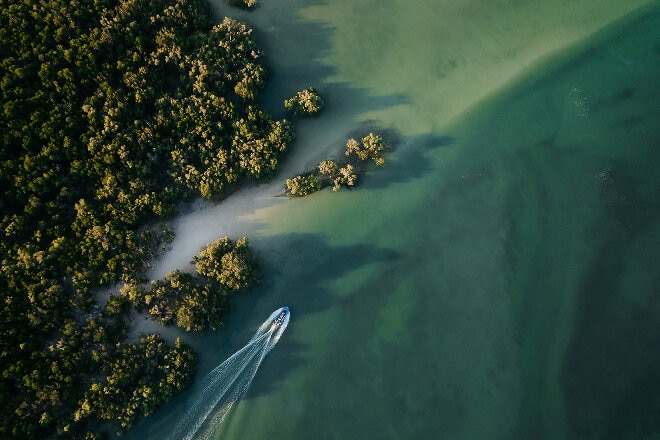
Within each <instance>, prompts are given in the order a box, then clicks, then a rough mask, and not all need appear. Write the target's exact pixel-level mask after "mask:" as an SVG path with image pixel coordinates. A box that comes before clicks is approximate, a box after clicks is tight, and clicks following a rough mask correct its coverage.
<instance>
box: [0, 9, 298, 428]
mask: <svg viewBox="0 0 660 440" xmlns="http://www.w3.org/2000/svg"><path fill="white" fill-rule="evenodd" d="M0 41H2V45H0V55H1V56H0V58H1V62H0V81H1V82H0V96H1V105H2V111H1V112H0V187H2V189H3V195H2V198H0V259H1V260H0V299H1V301H0V316H2V319H1V320H0V370H1V378H0V407H1V408H2V410H1V411H2V414H1V416H0V437H1V438H42V439H47V438H55V437H84V436H85V433H86V432H87V433H88V434H87V435H88V436H89V438H94V436H97V435H100V434H98V432H99V429H98V427H99V426H101V422H105V421H107V422H113V423H114V424H115V426H116V427H117V428H118V429H121V428H122V427H126V426H129V425H130V424H131V422H132V421H133V419H134V417H135V416H137V415H138V414H146V413H148V412H150V411H151V410H152V409H153V407H154V406H155V405H157V404H158V403H159V402H162V401H164V400H166V399H167V398H169V397H171V395H172V394H173V393H175V392H178V391H179V390H180V389H182V387H184V386H185V385H186V384H187V383H188V381H189V380H190V376H189V375H190V374H191V373H190V372H191V371H192V369H191V365H192V362H193V357H192V355H191V352H190V351H189V349H188V348H186V347H185V346H184V345H182V344H180V343H177V344H176V345H175V346H174V347H171V346H168V345H166V344H165V343H163V342H162V341H160V340H158V339H154V338H153V337H147V338H145V339H143V340H141V341H140V342H139V343H136V344H128V343H126V342H123V340H124V337H125V332H126V325H125V320H124V318H123V316H124V312H125V311H126V309H127V308H128V307H129V304H128V302H127V301H125V299H124V297H122V296H117V297H112V298H111V299H110V301H109V302H108V304H107V305H106V306H105V307H104V308H103V309H99V308H98V306H96V305H95V301H94V297H93V295H92V289H93V288H94V287H96V286H100V285H104V284H108V283H112V282H115V281H119V280H123V281H125V282H131V280H132V279H133V278H134V277H135V276H136V274H138V273H140V271H141V270H142V269H143V268H144V267H145V265H146V264H147V262H148V260H149V259H150V258H151V257H152V256H153V254H154V252H155V249H156V248H157V246H156V245H157V244H158V242H159V240H161V239H162V238H163V234H164V233H166V231H165V230H163V229H162V228H159V227H155V226H154V227H149V228H147V227H144V226H142V225H144V224H145V222H148V221H150V222H151V224H153V225H157V223H158V222H157V221H158V219H160V218H164V217H167V216H170V215H172V214H173V213H174V212H175V211H176V206H177V203H178V202H179V201H180V200H181V199H182V198H184V197H190V196H194V195H196V194H201V195H202V196H204V197H222V196H224V195H225V194H227V192H228V191H230V190H231V189H232V188H233V187H234V186H235V185H236V184H237V183H239V182H241V181H246V180H251V179H263V178H267V177H269V176H270V175H272V173H273V172H274V170H275V168H276V167H277V164H278V161H279V157H280V155H281V154H282V152H284V151H285V150H286V148H287V146H288V145H289V144H290V142H291V141H292V138H293V131H292V128H291V126H290V124H289V123H288V122H286V121H284V120H283V121H274V120H273V119H272V118H271V117H270V116H268V115H267V114H266V113H264V112H263V111H262V110H261V109H260V108H259V107H258V106H257V104H256V101H255V100H256V97H257V94H258V92H259V90H260V89H261V88H262V87H263V85H264V81H265V78H266V68H265V67H264V66H263V64H262V61H261V54H260V52H259V50H258V48H257V47H256V45H255V43H254V41H253V39H252V36H251V31H250V29H248V28H247V27H246V26H244V25H243V24H241V23H239V22H236V21H234V20H231V19H225V20H223V21H222V22H221V23H219V24H217V25H215V26H211V24H210V21H209V8H208V5H207V4H206V2H204V1H203V0H124V1H121V2H120V1H118V0H75V1H73V2H70V1H62V0H35V1H24V2H13V1H12V2H2V3H1V4H0ZM239 272H240V271H239ZM239 278H240V277H239ZM238 282H240V280H239V281H238ZM183 319H184V318H182V320H183ZM193 327H194V326H191V328H193ZM156 360H157V365H158V367H156V366H155V365H156V364H153V362H156ZM123 363H125V365H124V364H123ZM163 365H165V366H167V367H169V368H167V367H161V366H163ZM163 368H165V370H163ZM166 370H167V371H166ZM164 383H167V385H166V386H164V385H162V384H164Z"/></svg>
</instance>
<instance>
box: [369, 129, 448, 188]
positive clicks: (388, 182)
mask: <svg viewBox="0 0 660 440" xmlns="http://www.w3.org/2000/svg"><path fill="white" fill-rule="evenodd" d="M376 132H377V133H378V132H379V131H378V130H377V131H376ZM392 134H393V135H394V139H397V141H395V143H393V144H391V145H393V148H392V150H391V151H390V152H388V153H386V154H385V158H386V159H387V162H388V164H387V166H386V167H385V168H384V169H376V168H373V169H372V172H370V173H369V174H368V175H367V176H365V178H364V179H365V180H363V184H364V185H366V186H367V187H369V188H387V187H390V186H392V185H398V184H402V183H407V182H411V181H413V180H415V179H419V178H422V177H424V176H426V175H428V174H429V173H431V172H433V171H434V169H435V168H434V165H433V160H432V157H431V151H432V150H434V149H437V148H442V147H449V146H451V145H453V144H454V143H455V139H454V138H453V137H452V136H437V135H432V134H427V135H418V136H409V137H405V138H400V137H399V136H398V134H397V133H395V132H394V133H392ZM385 138H386V139H388V138H392V136H389V135H388V133H387V132H386V134H385Z"/></svg>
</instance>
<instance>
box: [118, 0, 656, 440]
mask: <svg viewBox="0 0 660 440" xmlns="http://www.w3.org/2000/svg"><path fill="white" fill-rule="evenodd" d="M262 3H263V6H262V9H261V10H257V11H256V12H254V14H255V15H253V16H249V15H247V16H245V19H247V20H252V21H253V22H254V25H255V27H257V28H258V29H260V30H259V31H258V32H257V36H258V37H260V38H261V39H262V41H263V42H264V43H263V44H264V46H265V48H266V50H267V55H268V54H270V56H271V57H273V58H277V59H278V61H277V63H275V66H274V72H273V78H272V81H271V85H270V86H269V87H270V89H269V90H268V91H267V92H268V93H269V95H268V96H269V97H268V98H267V102H266V104H267V105H270V106H272V108H273V109H275V108H276V104H277V103H279V102H281V99H282V98H283V97H285V96H287V95H288V94H290V93H291V92H292V91H295V90H296V89H301V88H303V87H306V86H308V85H314V86H316V87H317V88H318V89H319V90H320V91H321V92H322V93H324V94H325V96H326V97H327V98H328V99H327V100H328V108H327V109H326V110H327V112H326V114H325V115H323V116H321V117H320V118H318V119H315V120H312V121H307V122H304V123H302V124H301V125H300V128H299V133H300V135H299V140H298V143H297V144H296V148H297V150H296V152H294V153H293V155H292V157H291V161H290V162H289V163H288V164H287V165H285V171H286V170H287V169H295V168H296V167H299V168H303V169H304V167H305V166H309V164H313V163H314V162H315V161H316V160H317V159H318V158H325V157H328V156H329V155H330V156H331V155H332V154H336V152H338V151H339V149H340V148H341V144H342V142H343V141H344V140H345V139H346V138H347V137H348V136H350V135H355V134H358V135H359V134H363V133H364V131H365V130H369V129H374V130H380V131H382V132H384V133H386V135H387V136H388V137H389V138H390V139H391V140H392V142H393V144H394V147H395V148H394V151H393V152H392V153H391V154H390V155H389V156H388V159H389V164H388V166H387V167H386V168H385V169H383V170H375V171H374V172H373V173H370V174H369V175H368V176H366V177H365V178H364V180H363V183H362V185H361V186H360V188H359V189H358V190H356V191H343V192H340V193H332V192H331V191H324V192H322V193H320V194H316V195H313V196H311V197H308V198H305V199H296V200H284V199H277V200H276V201H273V202H272V203H271V202H266V203H265V204H264V203H261V202H259V203H256V202H255V205H257V206H254V207H252V208H250V207H248V208H246V210H244V211H241V210H238V211H240V212H239V214H240V215H238V216H239V217H240V220H241V222H242V226H232V227H231V228H230V227H223V226H222V225H220V226H217V230H218V234H217V235H224V233H232V232H234V231H241V232H243V231H246V230H247V231H248V232H249V233H250V236H251V237H252V243H253V244H254V246H255V248H256V249H257V251H258V252H260V256H261V257H262V258H263V259H264V261H265V267H266V273H265V274H264V280H265V283H264V285H263V286H262V287H261V288H259V289H258V291H257V292H253V293H251V294H250V295H249V297H247V296H246V297H243V298H240V299H239V300H238V301H237V303H236V305H237V308H236V311H235V312H234V314H233V315H232V322H230V325H231V330H229V331H225V332H220V333H218V334H216V335H210V336H206V337H196V338H189V340H190V341H191V342H192V343H193V344H194V345H195V346H196V347H197V348H198V349H199V350H200V351H201V352H202V364H201V368H200V370H201V371H200V376H203V374H204V373H205V372H206V371H208V370H210V369H211V368H213V366H215V364H217V363H219V362H221V361H222V360H224V358H226V357H227V356H228V355H229V354H231V353H232V352H233V351H235V350H236V349H238V348H240V347H241V346H242V345H243V344H244V343H245V342H246V341H247V339H248V338H249V335H250V334H251V333H252V332H253V331H254V328H256V327H255V324H257V323H259V322H261V321H262V320H263V317H264V316H267V314H268V312H269V311H271V310H273V309H274V308H277V307H279V306H281V305H289V306H290V307H291V311H292V319H291V322H290V325H289V327H288V329H287V332H286V333H285V334H284V336H283V337H282V339H281V341H280V342H279V344H278V346H277V348H276V349H275V350H274V351H273V352H272V353H271V354H270V355H269V357H268V359H267V360H266V361H265V362H264V364H263V366H262V367H261V370H260V371H259V374H258V375H257V377H256V379H255V381H254V382H253V384H252V387H251V389H250V391H248V394H247V396H246V398H245V400H244V401H243V402H242V403H241V404H240V405H238V408H237V410H236V411H235V412H234V413H233V414H232V415H231V416H230V417H229V418H228V420H227V421H226V423H225V424H224V425H223V429H222V432H219V433H218V438H223V439H224V438H226V439H266V438H279V439H365V438H373V439H390V438H391V439H395V438H396V439H431V438H438V439H475V440H477V439H584V440H587V439H613V440H614V439H659V438H660V347H659V346H658V341H660V300H659V298H660V270H659V269H660V266H659V263H658V262H659V261H660V124H659V123H658V120H659V119H660V118H659V116H660V7H659V6H658V3H653V2H649V5H650V6H648V7H646V8H643V9H640V10H638V11H636V12H632V13H629V14H628V15H625V14H626V13H628V12H630V11H632V10H634V9H635V7H636V6H638V5H641V4H643V3H644V2H643V1H640V2H637V3H635V2H630V3H626V5H625V6H621V5H619V4H618V2H609V1H604V2H589V1H579V2H567V4H569V3H570V4H571V5H572V7H573V8H574V9H573V10H571V9H570V8H569V6H567V5H560V4H558V3H561V2H550V1H548V2H544V1H538V2H530V1H517V2H507V1H501V2H478V1H473V2H468V1H465V2H462V3H461V2H458V1H457V2H452V1H443V2H441V3H442V5H443V6H445V7H446V10H444V11H443V10H442V9H438V7H437V5H438V2H434V1H433V0H429V1H423V2H420V4H419V5H415V7H414V8H417V9H414V8H413V10H411V9H410V8H411V7H410V6H406V7H404V8H399V9H397V8H398V7H399V6H400V5H401V4H403V3H405V2H395V1H384V2H373V1H369V0H359V1H358V0H352V1H350V2H349V1H344V0H341V1H339V0H338V1H335V2H332V4H329V3H326V2H324V1H317V2H305V1H302V0H300V1H298V0H288V1H284V0H283V1H277V2H275V1H272V4H271V3H270V0H262ZM406 4H407V3H406ZM485 4H488V5H489V6H488V8H485V7H483V6H484V5H485ZM432 5H436V7H435V8H434V7H432ZM595 5H599V6H596V7H595V9H594V6H595ZM479 6H482V8H479ZM626 7H627V8H629V9H625V8H626ZM406 8H407V9H406ZM567 8H568V9H567ZM590 8H591V9H593V11H590ZM397 11H399V13H396V12H397ZM443 12H444V13H446V14H444V15H443ZM257 14H262V15H257ZM447 14H453V16H452V17H450V18H451V20H450V19H448V18H447V16H446V15H447ZM624 15H625V16H624ZM460 17H464V25H465V30H469V33H467V34H466V36H465V37H464V39H461V38H459V35H460V31H461V29H462V27H461V22H460V21H459V20H458V18H460ZM469 17H471V18H469ZM443 20H445V21H444V22H443ZM411 23H417V26H411ZM443 23H444V24H447V27H446V28H443V27H442V26H441V24H443ZM480 31H481V32H482V33H479V32H480ZM532 35H534V37H533V38H532ZM350 42H353V43H350ZM455 46H457V47H455ZM387 48H389V49H391V50H389V51H388V50H386V49H387ZM410 52H411V53H410ZM404 53H408V56H403V55H402V54H404ZM536 53H541V55H540V56H536V55H534V54H536ZM434 54H435V55H434ZM399 55H401V56H399ZM416 63H417V64H416ZM452 66H453V67H452ZM433 69H435V70H436V73H437V75H436V76H433V77H431V76H430V72H431V71H432V70H433ZM438 69H439V70H438ZM438 72H439V73H438ZM489 73H490V74H492V78H493V81H492V82H491V81H489ZM443 81H444V82H443ZM462 91H463V92H464V93H461V92H462ZM452 99H455V101H454V102H456V108H453V107H452ZM287 167H288V168H287ZM285 177H288V176H286V175H285V176H282V178H285ZM239 196H240V194H239ZM260 200H261V199H260ZM229 203H231V202H229ZM229 206H233V205H229ZM221 208H222V206H220V207H219V209H221ZM200 217H204V220H186V219H182V225H181V226H180V229H181V230H180V231H179V232H178V237H179V238H178V240H184V241H185V240H187V238H182V237H186V235H185V234H183V235H182V234H181V231H186V230H187V229H186V222H187V221H188V222H189V224H191V225H193V226H189V229H191V230H195V229H203V228H201V227H200V224H201V225H206V226H208V227H209V228H212V226H210V225H212V224H213V220H211V219H209V218H208V217H210V216H209V215H206V214H204V215H200ZM216 221H217V220H216ZM232 228H233V229H232ZM190 240H192V239H190ZM203 244H204V243H199V245H198V246H201V245H203ZM175 247H176V246H175ZM182 258H184V259H188V260H189V258H190V256H183V257H182ZM186 261H187V260H186ZM193 394H194V390H193V391H191V392H190V393H187V394H184V395H183V396H182V397H181V398H179V399H178V400H176V401H175V402H173V403H172V404H170V405H168V406H166V407H164V408H163V410H161V411H159V412H158V413H157V414H155V415H154V416H153V417H152V418H151V420H150V421H147V422H146V423H144V424H142V425H141V426H138V427H137V428H136V429H135V430H134V432H132V433H131V435H132V436H134V438H153V439H158V438H163V437H164V435H163V433H166V432H167V431H168V429H170V428H171V427H172V426H174V424H175V423H176V419H177V417H180V415H181V414H182V413H183V412H184V411H185V407H186V404H187V402H190V400H191V399H192V397H191V396H192V395H193Z"/></svg>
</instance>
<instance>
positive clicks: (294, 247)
mask: <svg viewBox="0 0 660 440" xmlns="http://www.w3.org/2000/svg"><path fill="white" fill-rule="evenodd" d="M261 246H262V247H264V248H266V249H272V250H273V251H272V252H273V253H272V254H271V255H270V256H269V257H268V258H265V260H270V261H268V262H267V263H266V264H269V265H270V266H269V267H268V268H266V270H265V273H264V280H265V282H264V284H263V285H262V286H260V287H259V288H258V289H256V291H255V292H253V293H251V294H250V295H253V294H254V295H256V296H259V297H260V301H259V304H257V309H265V310H270V309H273V310H275V309H277V308H278V307H281V306H284V305H287V306H289V307H290V309H291V321H290V323H289V326H288V328H287V330H286V331H285V333H284V334H283V336H282V338H281V339H280V341H279V342H278V344H277V347H276V348H275V349H274V350H273V351H272V352H271V353H270V354H269V355H268V358H269V359H267V360H266V361H265V362H264V365H267V366H268V367H267V368H265V369H264V370H263V371H260V373H259V374H258V375H257V377H255V379H254V382H253V385H252V386H251V388H250V390H249V391H248V393H247V395H246V398H255V397H259V396H262V395H267V394H270V393H273V392H276V390H277V388H278V387H279V385H280V383H281V382H283V381H285V380H286V378H287V376H288V375H290V374H291V373H292V372H294V371H296V369H298V368H301V367H302V366H304V365H305V364H306V362H307V360H306V357H305V352H306V351H307V349H308V347H307V346H306V345H305V344H302V343H300V342H299V341H297V340H296V337H295V332H296V329H295V326H296V318H297V317H302V316H311V315H314V314H318V313H320V312H322V311H324V310H325V309H327V308H328V307H329V306H331V305H337V304H339V303H341V302H342V301H345V299H343V298H342V297H341V296H340V295H338V293H339V292H335V291H333V290H331V288H330V287H329V285H330V284H331V282H332V281H333V280H336V279H339V278H342V277H344V276H345V275H347V274H348V273H350V272H352V271H355V270H359V269H360V268H362V267H364V266H366V265H369V264H372V263H376V262H390V261H393V260H395V259H397V258H398V255H397V253H396V252H394V251H391V250H388V249H384V248H378V247H374V246H370V245H364V244H356V245H351V246H339V247H337V246H328V245H327V243H326V242H325V240H324V239H323V237H322V236H320V235H317V234H299V233H291V234H283V235H278V236H275V237H271V238H269V239H267V240H265V243H261ZM242 302H243V301H242V298H241V301H240V303H239V302H237V305H236V306H237V308H249V307H250V306H253V305H252V304H245V305H244V304H242ZM266 304H268V305H266ZM244 306H245V307H244ZM252 312H253V313H254V310H253V311H252ZM260 313H262V314H263V312H260Z"/></svg>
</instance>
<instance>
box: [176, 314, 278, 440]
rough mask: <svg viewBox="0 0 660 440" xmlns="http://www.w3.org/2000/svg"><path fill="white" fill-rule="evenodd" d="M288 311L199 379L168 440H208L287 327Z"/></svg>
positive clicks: (272, 320)
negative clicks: (194, 394)
mask: <svg viewBox="0 0 660 440" xmlns="http://www.w3.org/2000/svg"><path fill="white" fill-rule="evenodd" d="M290 316H291V314H290V312H289V308H288V307H282V308H280V309H277V310H275V311H274V312H273V313H272V314H271V315H270V316H269V317H268V319H267V320H266V321H264V323H263V324H261V326H260V327H259V329H258V330H257V332H256V333H255V334H254V336H252V339H250V341H249V342H248V343H247V344H246V345H245V347H243V348H241V349H240V350H238V351H237V352H236V353H234V354H233V355H232V356H231V357H230V358H229V359H227V360H226V361H224V362H223V363H221V364H220V365H218V366H217V367H216V368H215V369H213V371H211V372H210V373H209V374H207V375H206V377H204V379H202V390H201V391H200V393H199V396H198V397H197V398H196V399H195V401H194V403H193V405H192V406H191V407H190V409H189V410H188V412H187V413H186V414H185V415H184V416H183V418H182V419H181V420H180V421H179V423H178V424H177V425H176V427H175V428H174V430H173V431H172V433H170V435H169V436H168V437H167V439H168V440H180V439H184V440H193V439H194V440H208V439H210V438H211V436H212V435H213V433H214V432H215V431H216V430H217V429H218V427H219V426H220V425H221V424H222V422H223V421H224V419H225V417H226V416H227V414H228V413H229V411H230V410H231V409H232V407H233V406H234V405H235V404H236V402H238V401H239V400H241V398H242V397H243V395H244V394H245V392H246V391H247V389H248V388H249V387H250V383H251V382H252V379H254V376H255V374H256V373H257V370H258V369H259V365H261V362H262V361H263V360H264V358H265V357H266V355H267V354H268V352H269V351H270V350H272V349H273V347H274V346H275V344H277V341H279V340H280V337H282V333H284V330H285V329H286V327H287V325H288V324H289V318H290Z"/></svg>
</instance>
